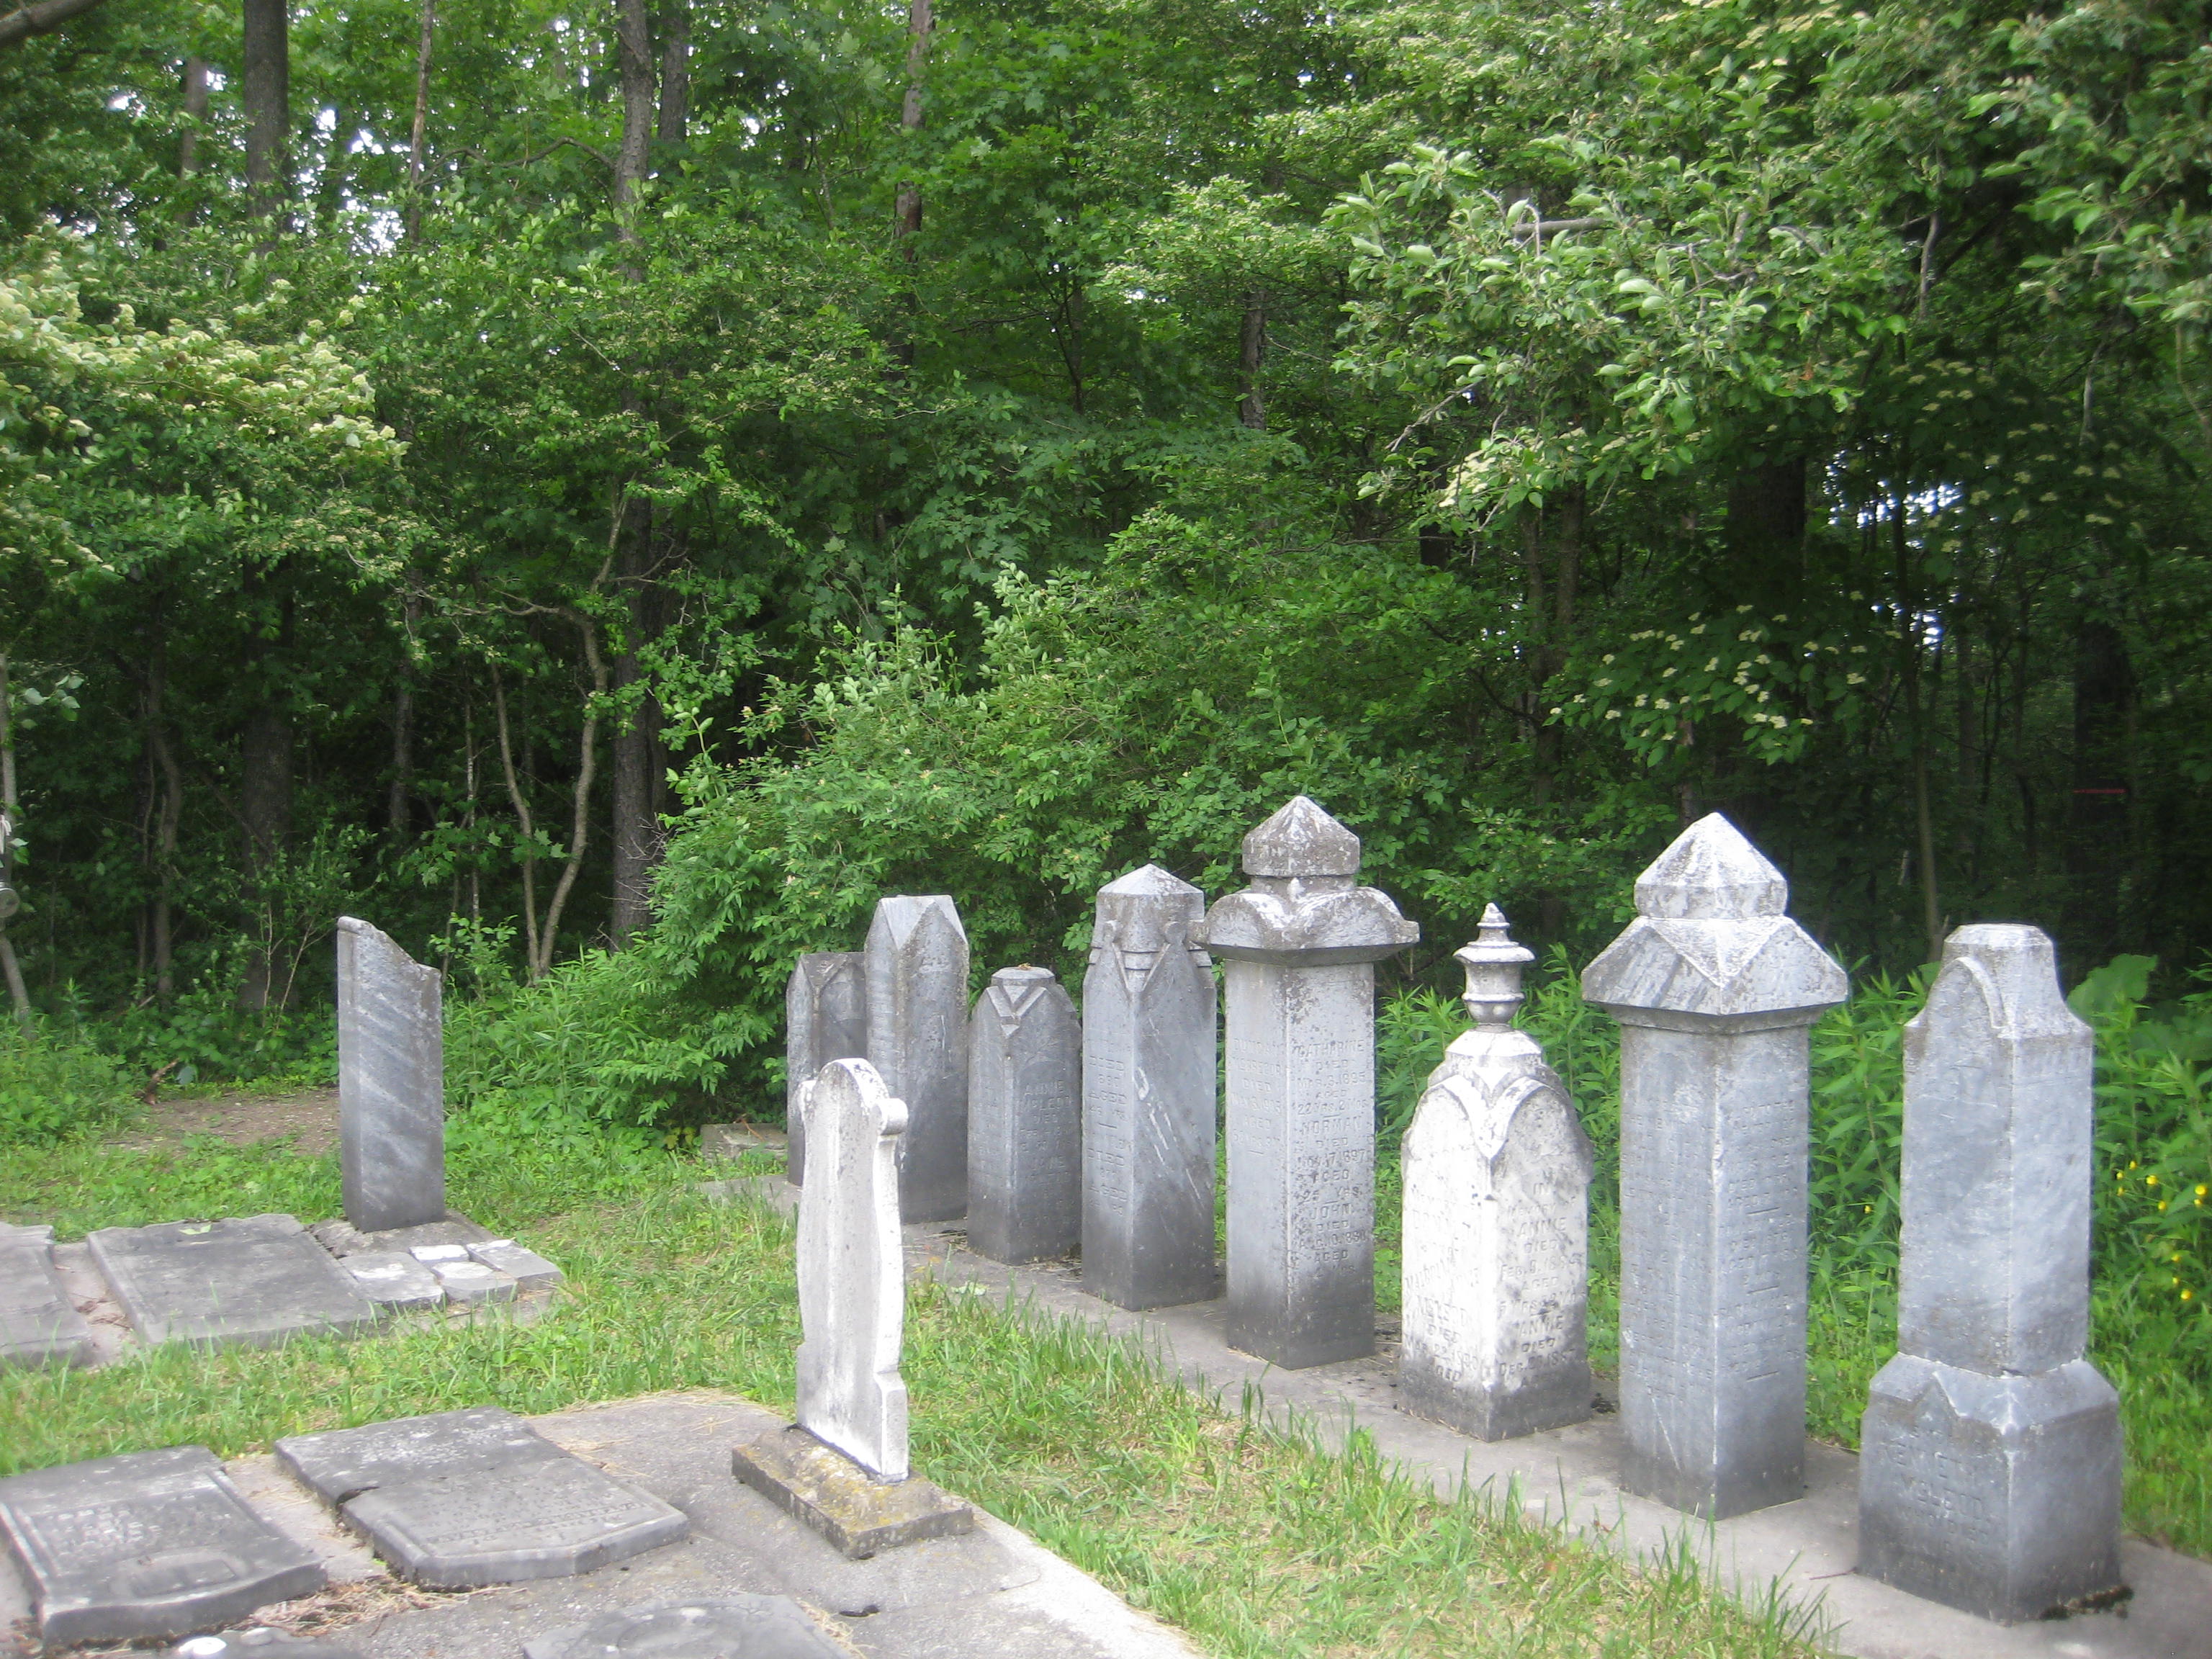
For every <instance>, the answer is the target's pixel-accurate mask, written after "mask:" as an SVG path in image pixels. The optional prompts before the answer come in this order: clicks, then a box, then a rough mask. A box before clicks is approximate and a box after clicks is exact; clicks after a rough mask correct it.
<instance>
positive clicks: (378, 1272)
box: [343, 1250, 446, 1314]
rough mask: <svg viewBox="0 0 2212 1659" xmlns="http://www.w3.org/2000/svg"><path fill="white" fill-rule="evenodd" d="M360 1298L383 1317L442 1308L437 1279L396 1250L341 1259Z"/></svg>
mask: <svg viewBox="0 0 2212 1659" xmlns="http://www.w3.org/2000/svg"><path fill="white" fill-rule="evenodd" d="M343 1266H344V1267H345V1270H346V1271H347V1272H348V1273H351V1274H352V1275H353V1282H354V1283H355V1284H356V1285H359V1286H360V1287H361V1291H362V1295H363V1296H366V1297H368V1299H369V1300H370V1301H372V1302H374V1304H376V1305H377V1306H378V1307H379V1308H380V1309H381V1310H383V1311H385V1312H386V1313H395V1314H398V1313H421V1312H427V1311H428V1310H430V1309H432V1308H440V1307H443V1306H444V1305H445V1302H446V1291H445V1287H444V1286H443V1285H440V1284H439V1283H438V1275H437V1274H435V1273H432V1272H431V1271H430V1270H429V1268H428V1267H424V1266H423V1265H422V1263H421V1262H420V1261H416V1259H415V1258H414V1257H413V1256H412V1255H406V1254H404V1253H403V1252H401V1251H398V1250H362V1251H357V1252H356V1253H355V1254H354V1255H349V1256H346V1257H344V1258H343Z"/></svg>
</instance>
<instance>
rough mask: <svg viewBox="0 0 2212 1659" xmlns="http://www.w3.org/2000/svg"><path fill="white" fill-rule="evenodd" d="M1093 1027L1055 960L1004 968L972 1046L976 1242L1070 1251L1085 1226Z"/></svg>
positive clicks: (1007, 1254)
mask: <svg viewBox="0 0 2212 1659" xmlns="http://www.w3.org/2000/svg"><path fill="white" fill-rule="evenodd" d="M1082 1087H1083V1031H1082V1026H1081V1024H1080V1023H1079V1021H1078V1020H1077V1018H1076V1017H1075V1005H1074V1004H1073V1002H1070V1001H1069V1000H1068V999H1067V993H1066V992H1065V991H1063V990H1062V989H1060V981H1058V980H1056V979H1054V977H1053V975H1052V970H1051V969H1048V968H1030V967H1021V968H1001V969H1000V970H999V971H998V972H997V973H995V974H994V975H991V984H990V988H989V989H987V991H985V992H984V993H983V994H982V995H981V996H980V997H978V998H977V999H976V1000H975V1015H974V1017H973V1018H971V1019H970V1021H969V1048H968V1248H969V1249H971V1250H974V1251H975V1252H976V1254H978V1255H987V1256H988V1257H990V1258H991V1259H992V1260H993V1261H1044V1260H1047V1259H1048V1258H1050V1257H1053V1256H1061V1255H1068V1254H1069V1253H1070V1252H1072V1251H1073V1249H1075V1248H1076V1246H1077V1244H1078V1243H1080V1242H1081V1239H1082V1233H1083V1198H1082V1169H1081V1165H1082V1162H1083V1116H1082V1103H1081V1095H1082Z"/></svg>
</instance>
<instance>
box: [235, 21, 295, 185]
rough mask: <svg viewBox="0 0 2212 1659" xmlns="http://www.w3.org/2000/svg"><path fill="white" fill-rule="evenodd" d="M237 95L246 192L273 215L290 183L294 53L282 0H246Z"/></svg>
mask: <svg viewBox="0 0 2212 1659" xmlns="http://www.w3.org/2000/svg"><path fill="white" fill-rule="evenodd" d="M245 6H246V29H245V40H244V46H243V51H242V52H241V54H240V56H241V60H242V62H241V69H242V73H241V75H240V88H239V99H240V103H241V104H242V105H243V106H245V111H246V205H247V207H248V209H249V210H251V211H252V213H253V214H254V216H256V217H258V218H270V217H273V216H275V215H276V213H277V212H278V210H280V208H281V207H282V205H283V202H284V199H285V197H287V196H288V195H289V194H290V192H291V188H292V166H291V143H292V59H291V43H290V40H289V27H288V20H287V18H286V15H285V0H245Z"/></svg>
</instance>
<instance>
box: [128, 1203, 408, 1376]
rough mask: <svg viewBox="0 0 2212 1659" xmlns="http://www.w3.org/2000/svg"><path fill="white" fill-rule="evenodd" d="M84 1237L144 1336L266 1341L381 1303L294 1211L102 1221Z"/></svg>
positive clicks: (360, 1321) (331, 1330)
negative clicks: (145, 1223) (145, 1222)
mask: <svg viewBox="0 0 2212 1659" xmlns="http://www.w3.org/2000/svg"><path fill="white" fill-rule="evenodd" d="M85 1242H86V1243H88V1245H90V1246H91V1250H92V1259H93V1261H94V1264H95V1265H97V1266H98V1267H99V1268H100V1275H101V1277H103V1278H104V1279H106V1280H107V1285H108V1288H109V1289H110V1290H112V1291H114V1292H115V1299H116V1301H117V1302H118V1303H119V1304H122V1308H123V1312H124V1315H125V1317H126V1318H128V1319H129V1320H130V1322H131V1329H133V1330H134V1331H136V1332H137V1333H138V1336H139V1339H140V1340H142V1341H144V1342H148V1343H161V1342H202V1343H210V1344H214V1343H227V1342H235V1343H240V1344H243V1345H245V1346H249V1347H267V1346H272V1345H274V1344H276V1343H279V1342H283V1341H284V1340H287V1339H289V1338H290V1337H294V1336H297V1335H300V1334H303V1333H324V1334H333V1335H346V1334H351V1333H354V1332H356V1331H360V1330H363V1329H366V1328H368V1327H370V1326H373V1325H374V1323H375V1322H376V1318H377V1304H375V1303H374V1302H373V1301H372V1300H370V1299H369V1297H368V1296H366V1295H364V1294H363V1293H362V1289H361V1286H360V1285H357V1284H356V1283H355V1281H354V1278H353V1275H352V1274H350V1273H348V1272H347V1271H346V1270H345V1269H344V1268H343V1267H341V1266H340V1265H339V1264H338V1261H337V1258H335V1257H334V1256H332V1255H331V1254H330V1252H329V1251H327V1250H325V1249H323V1247H322V1246H321V1245H320V1244H319V1243H316V1242H315V1241H314V1240H313V1238H311V1237H308V1236H307V1230H306V1229H305V1228H303V1227H302V1226H301V1225H300V1224H299V1223H298V1222H297V1221H295V1220H294V1219H293V1218H291V1217H290V1216H289V1215H256V1216H246V1217H243V1218H239V1219H236V1220H230V1221H164V1222H160V1223H157V1224H155V1225H153V1226H150V1227H103V1228H101V1229H100V1231H97V1232H94V1233H93V1234H91V1235H90V1236H89V1237H88V1238H87V1239H86V1241H85Z"/></svg>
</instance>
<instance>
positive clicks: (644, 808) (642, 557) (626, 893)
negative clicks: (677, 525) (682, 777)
mask: <svg viewBox="0 0 2212 1659" xmlns="http://www.w3.org/2000/svg"><path fill="white" fill-rule="evenodd" d="M658 520H659V514H658V513H652V514H648V515H647V524H646V526H644V527H643V528H641V530H639V531H637V532H634V533H630V534H626V535H624V536H623V549H622V561H621V564H622V569H621V580H620V586H621V587H622V591H623V603H624V605H625V608H626V609H627V611H628V612H629V616H628V617H627V619H626V623H625V626H624V629H623V642H622V650H621V653H619V654H618V655H617V657H616V659H615V669H614V688H615V690H617V692H621V691H625V690H629V689H631V688H636V690H637V694H638V695H637V702H636V705H635V708H633V709H632V710H631V711H630V712H629V714H625V715H623V716H621V717H620V724H619V725H617V726H616V727H615V734H614V744H613V749H614V756H613V767H614V777H613V780H612V783H613V793H614V799H613V803H612V808H613V818H614V843H615V844H614V892H613V895H612V903H611V907H610V910H609V915H608V931H609V933H611V934H612V935H613V939H614V945H615V948H616V949H617V950H620V949H622V948H623V946H624V945H628V944H629V941H630V940H631V939H633V938H634V937H635V936H636V935H637V934H638V933H642V932H643V931H644V930H645V929H646V928H647V927H649V926H651V925H652V921H653V905H652V898H653V866H654V865H655V864H657V863H659V851H660V836H659V824H658V823H657V822H656V821H655V819H654V816H653V751H654V749H655V747H656V745H655V743H654V738H656V737H657V736H658V735H659V731H660V709H659V704H658V703H656V702H654V700H653V694H652V693H651V692H650V691H648V690H645V689H644V688H643V687H642V686H641V685H640V684H639V682H640V681H641V679H642V678H644V673H643V670H642V668H641V665H640V664H639V662H638V647H640V646H641V645H643V644H645V643H646V642H647V641H648V640H649V639H651V638H652V636H653V633H654V632H655V631H656V629H655V628H654V623H655V621H656V617H655V614H654V613H655V611H656V609H657V606H656V604H655V599H656V597H657V595H656V592H655V588H654V585H653V579H652V574H653V553H654V547H653V542H654V540H655V532H656V531H657V529H658V527H659V526H658Z"/></svg>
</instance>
